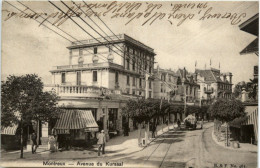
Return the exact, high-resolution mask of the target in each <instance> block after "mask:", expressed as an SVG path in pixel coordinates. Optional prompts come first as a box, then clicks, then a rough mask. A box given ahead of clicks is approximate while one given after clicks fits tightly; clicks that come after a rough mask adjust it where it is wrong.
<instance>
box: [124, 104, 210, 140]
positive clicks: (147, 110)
mask: <svg viewBox="0 0 260 168" xmlns="http://www.w3.org/2000/svg"><path fill="white" fill-rule="evenodd" d="M184 108H185V107H184V105H173V104H171V103H169V102H168V101H165V100H157V99H129V100H128V101H127V103H126V106H125V107H124V108H123V110H122V115H123V116H124V117H126V118H130V119H132V120H134V121H136V122H137V123H138V132H139V133H138V134H139V136H138V144H139V145H140V144H141V124H142V123H144V124H145V128H146V129H145V139H146V142H147V140H148V133H149V125H150V124H149V123H150V122H151V121H152V124H153V128H156V126H157V124H158V123H159V119H160V118H165V117H167V118H168V119H167V121H168V122H169V121H170V114H177V113H179V114H183V113H184V111H186V115H188V114H194V113H195V114H197V116H199V115H201V116H204V115H205V114H206V113H207V109H208V107H207V106H203V107H199V106H187V107H186V110H184Z"/></svg>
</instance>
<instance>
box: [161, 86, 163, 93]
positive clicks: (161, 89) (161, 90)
mask: <svg viewBox="0 0 260 168" xmlns="http://www.w3.org/2000/svg"><path fill="white" fill-rule="evenodd" d="M162 92H163V84H161V93H162Z"/></svg>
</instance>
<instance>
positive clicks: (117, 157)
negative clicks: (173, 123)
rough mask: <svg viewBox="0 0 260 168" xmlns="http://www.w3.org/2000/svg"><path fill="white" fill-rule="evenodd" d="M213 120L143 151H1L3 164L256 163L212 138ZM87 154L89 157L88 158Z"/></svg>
mask: <svg viewBox="0 0 260 168" xmlns="http://www.w3.org/2000/svg"><path fill="white" fill-rule="evenodd" d="M212 130H213V123H207V124H205V125H204V128H203V129H202V130H200V129H197V130H184V129H182V130H172V129H171V130H170V131H169V132H165V133H163V134H162V135H161V136H159V137H158V138H156V139H155V140H154V141H153V142H151V143H150V145H149V146H148V147H146V148H144V149H142V150H141V151H137V152H132V153H130V154H129V153H128V154H122V153H121V154H117V151H107V152H106V153H107V154H106V155H105V156H101V157H97V155H96V151H95V150H88V151H82V150H79V151H64V152H57V153H49V152H48V151H47V152H42V153H38V154H36V155H32V154H30V153H26V154H25V159H18V160H16V159H17V156H18V155H17V154H16V155H14V154H13V156H16V158H15V157H13V158H11V157H10V155H12V154H8V155H9V157H8V155H6V156H5V155H2V157H3V158H2V162H3V163H4V165H5V164H6V163H7V164H8V163H9V164H10V162H12V163H14V162H16V163H22V164H23V165H27V164H28V165H29V164H30V163H32V162H33V163H35V164H36V165H41V166H43V164H44V163H43V162H45V163H46V161H49V163H52V162H53V161H56V162H60V163H65V164H66V165H70V166H84V165H85V166H86V165H89V166H91V165H94V166H95V165H97V163H98V162H99V163H101V164H102V163H103V164H102V166H116V165H115V164H118V166H121V165H120V164H123V166H128V167H132V166H135V167H214V166H215V167H221V166H223V165H225V164H227V165H229V166H231V165H233V166H237V167H238V166H242V165H244V166H245V167H250V168H251V167H252V168H254V167H257V153H253V152H237V151H234V150H230V149H225V148H223V147H222V146H219V145H217V144H216V143H215V142H214V141H213V139H212ZM86 158H87V159H86Z"/></svg>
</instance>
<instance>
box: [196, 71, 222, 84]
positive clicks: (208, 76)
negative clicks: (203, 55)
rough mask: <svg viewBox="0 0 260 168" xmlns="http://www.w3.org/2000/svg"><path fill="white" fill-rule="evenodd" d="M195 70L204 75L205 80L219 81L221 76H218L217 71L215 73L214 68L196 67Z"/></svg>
mask: <svg viewBox="0 0 260 168" xmlns="http://www.w3.org/2000/svg"><path fill="white" fill-rule="evenodd" d="M195 72H196V73H198V74H199V75H200V76H202V77H204V80H205V82H217V81H218V80H219V78H218V77H216V73H213V72H212V70H199V69H196V70H195Z"/></svg>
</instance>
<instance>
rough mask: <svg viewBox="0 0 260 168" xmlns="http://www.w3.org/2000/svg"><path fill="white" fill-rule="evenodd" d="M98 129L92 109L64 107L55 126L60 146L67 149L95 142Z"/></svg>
mask: <svg viewBox="0 0 260 168" xmlns="http://www.w3.org/2000/svg"><path fill="white" fill-rule="evenodd" d="M98 131H99V128H98V125H97V123H96V121H95V119H94V116H93V114H92V112H91V111H90V110H78V109H64V110H63V112H62V113H61V114H60V117H59V118H58V120H57V122H56V124H55V126H54V132H55V134H56V135H57V141H58V144H59V148H67V149H68V148H70V147H86V146H88V145H91V144H94V143H95V141H96V133H97V132H98Z"/></svg>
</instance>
